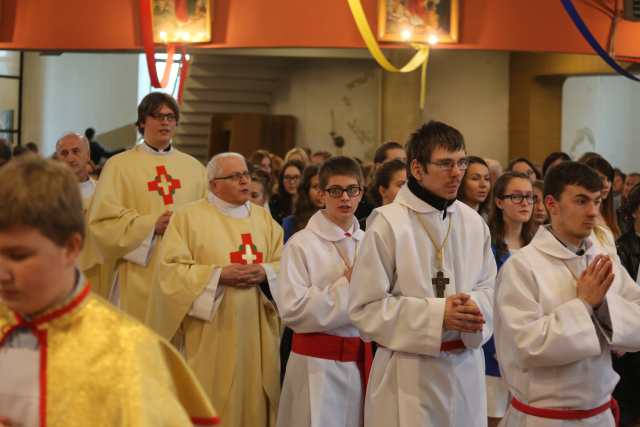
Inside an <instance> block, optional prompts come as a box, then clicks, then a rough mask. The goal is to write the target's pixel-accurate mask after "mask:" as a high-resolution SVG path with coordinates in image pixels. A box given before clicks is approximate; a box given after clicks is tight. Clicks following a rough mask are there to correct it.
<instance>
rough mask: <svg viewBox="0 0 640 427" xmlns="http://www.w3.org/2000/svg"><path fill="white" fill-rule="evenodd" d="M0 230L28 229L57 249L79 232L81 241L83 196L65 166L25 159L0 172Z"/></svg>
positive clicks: (44, 160)
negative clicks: (21, 227)
mask: <svg viewBox="0 0 640 427" xmlns="http://www.w3.org/2000/svg"><path fill="white" fill-rule="evenodd" d="M0 200H2V204H3V207H2V209H0V231H4V230H8V229H10V228H13V227H16V226H24V227H31V228H35V229H36V230H38V231H39V232H40V233H41V234H42V235H43V236H45V237H46V238H48V239H49V240H51V241H53V242H54V243H55V244H56V245H58V246H64V245H65V244H66V243H67V242H68V240H69V238H70V237H71V236H72V235H73V234H75V233H78V234H80V236H82V238H83V239H84V234H85V231H84V217H83V214H82V197H81V196H80V190H79V189H78V182H77V179H76V177H75V175H74V174H73V172H72V171H71V169H69V168H68V167H67V166H66V165H64V164H62V163H60V162H57V161H55V160H51V159H43V158H41V157H37V156H25V157H21V158H18V159H14V160H12V161H10V162H9V163H7V165H6V166H4V167H3V168H1V169H0Z"/></svg>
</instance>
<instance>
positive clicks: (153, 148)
mask: <svg viewBox="0 0 640 427" xmlns="http://www.w3.org/2000/svg"><path fill="white" fill-rule="evenodd" d="M143 142H144V145H146V146H147V147H149V148H151V149H152V150H153V151H155V152H156V153H164V152H167V151H171V143H169V145H167V146H166V147H165V148H163V149H162V150H158V149H157V148H156V147H154V146H153V145H149V144H148V143H147V141H143Z"/></svg>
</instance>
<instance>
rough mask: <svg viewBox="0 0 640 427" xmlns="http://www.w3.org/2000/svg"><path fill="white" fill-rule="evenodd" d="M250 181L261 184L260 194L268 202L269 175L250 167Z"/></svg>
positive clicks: (269, 190) (269, 191)
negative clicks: (262, 194) (261, 193)
mask: <svg viewBox="0 0 640 427" xmlns="http://www.w3.org/2000/svg"><path fill="white" fill-rule="evenodd" d="M250 170H251V179H252V180H253V181H256V182H259V183H260V184H262V188H263V190H262V192H263V193H264V195H265V196H266V199H267V200H268V199H269V198H270V197H271V175H269V174H268V173H266V172H265V171H263V170H262V169H258V168H256V167H255V166H253V165H251V168H250Z"/></svg>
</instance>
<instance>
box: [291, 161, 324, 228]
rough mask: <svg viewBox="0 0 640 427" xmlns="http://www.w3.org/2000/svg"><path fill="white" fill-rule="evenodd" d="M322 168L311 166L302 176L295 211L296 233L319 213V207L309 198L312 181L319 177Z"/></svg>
mask: <svg viewBox="0 0 640 427" xmlns="http://www.w3.org/2000/svg"><path fill="white" fill-rule="evenodd" d="M319 172H320V166H318V165H309V166H307V167H306V168H305V170H304V173H303V174H302V182H301V183H300V186H299V187H298V199H297V200H296V206H295V208H294V209H293V218H294V223H295V224H294V227H295V231H296V232H297V231H300V230H302V229H303V228H305V227H306V226H307V223H308V222H309V219H310V218H311V217H312V216H313V214H314V213H316V212H317V211H318V207H317V206H316V205H314V204H313V202H312V201H311V199H310V198H309V190H311V180H312V179H313V178H314V177H316V176H318V173H319Z"/></svg>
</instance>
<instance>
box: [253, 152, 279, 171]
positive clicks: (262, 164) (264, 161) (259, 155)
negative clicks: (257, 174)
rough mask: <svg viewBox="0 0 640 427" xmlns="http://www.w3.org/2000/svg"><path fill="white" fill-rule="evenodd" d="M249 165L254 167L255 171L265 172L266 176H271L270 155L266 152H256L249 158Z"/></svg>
mask: <svg viewBox="0 0 640 427" xmlns="http://www.w3.org/2000/svg"><path fill="white" fill-rule="evenodd" d="M249 163H250V164H252V165H253V166H255V167H256V168H257V169H260V170H263V171H265V172H266V173H267V174H269V175H271V172H272V169H273V168H272V164H271V163H272V162H271V153H269V152H268V151H267V150H256V151H254V152H253V154H252V155H251V158H249Z"/></svg>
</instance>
